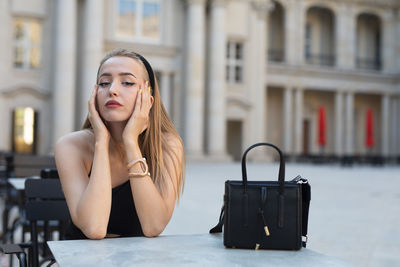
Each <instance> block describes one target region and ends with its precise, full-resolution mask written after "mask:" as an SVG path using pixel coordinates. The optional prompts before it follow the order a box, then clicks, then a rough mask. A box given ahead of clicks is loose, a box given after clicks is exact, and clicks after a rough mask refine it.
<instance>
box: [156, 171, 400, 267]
mask: <svg viewBox="0 0 400 267" xmlns="http://www.w3.org/2000/svg"><path fill="white" fill-rule="evenodd" d="M248 169H249V175H248V177H249V179H251V180H274V179H277V172H278V165H276V164H249V166H248ZM298 174H300V175H302V176H303V177H305V178H308V179H309V181H310V184H311V186H312V199H311V207H310V219H309V230H308V232H309V243H308V248H310V249H312V250H314V251H316V252H320V253H323V254H325V255H329V256H333V257H337V258H340V259H342V260H344V261H346V262H349V263H352V264H354V265H356V266H380V267H381V266H400V253H399V252H400V166H398V165H397V166H385V167H368V166H354V167H349V168H342V167H339V166H337V165H306V164H287V167H286V179H292V178H294V177H295V176H297V175H298ZM227 179H231V180H236V179H241V169H240V165H239V164H234V163H231V164H208V163H207V164H206V163H204V164H203V163H201V164H200V163H198V164H188V165H187V170H186V186H185V192H184V194H183V197H182V199H181V201H180V204H179V205H178V206H177V207H176V209H175V212H174V216H173V218H172V220H171V222H170V224H169V225H168V226H167V228H166V230H165V231H164V233H163V234H194V233H207V232H208V230H209V229H210V228H211V227H213V226H214V225H215V224H216V223H217V220H218V216H219V212H220V208H221V205H222V196H223V193H224V192H223V191H224V181H225V180H227Z"/></svg>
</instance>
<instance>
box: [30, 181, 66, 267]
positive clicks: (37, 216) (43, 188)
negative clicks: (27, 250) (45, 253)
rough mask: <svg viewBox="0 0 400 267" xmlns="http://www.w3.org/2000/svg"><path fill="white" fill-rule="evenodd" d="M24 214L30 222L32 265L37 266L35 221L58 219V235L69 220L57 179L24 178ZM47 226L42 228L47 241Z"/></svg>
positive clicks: (37, 249) (46, 221)
mask: <svg viewBox="0 0 400 267" xmlns="http://www.w3.org/2000/svg"><path fill="white" fill-rule="evenodd" d="M25 196H26V199H27V200H26V204H25V215H26V219H27V220H28V221H29V222H30V228H31V231H30V232H31V242H32V250H31V251H32V254H30V262H31V266H32V267H37V266H39V248H38V247H39V242H38V227H37V221H44V223H45V225H48V224H47V223H48V221H58V222H59V228H58V231H59V232H60V236H61V237H62V236H63V235H64V233H63V232H64V230H65V227H64V226H65V223H66V222H67V221H69V220H70V215H69V211H68V206H67V203H66V200H65V197H64V193H63V191H62V187H61V183H60V180H59V179H32V178H30V179H26V180H25ZM46 228H47V226H45V229H44V230H43V231H44V233H45V241H47V240H48V239H47V237H46V236H47V230H46Z"/></svg>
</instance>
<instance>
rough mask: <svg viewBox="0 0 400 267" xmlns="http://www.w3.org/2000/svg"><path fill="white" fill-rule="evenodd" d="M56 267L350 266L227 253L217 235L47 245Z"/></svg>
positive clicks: (296, 254)
mask: <svg viewBox="0 0 400 267" xmlns="http://www.w3.org/2000/svg"><path fill="white" fill-rule="evenodd" d="M47 243H48V245H49V247H50V250H51V252H52V253H53V255H54V257H55V259H56V261H57V263H58V264H59V266H60V267H72V266H79V267H81V266H96V267H102V266H160V265H162V266H307V267H309V266H318V267H320V266H324V267H329V266H335V267H337V266H352V265H350V264H348V263H345V262H343V261H341V260H339V259H336V258H333V257H329V256H326V255H323V254H320V253H317V252H315V251H312V250H310V249H302V250H300V251H283V250H245V249H227V248H225V247H224V245H223V244H222V235H221V234H201V235H175V236H159V237H156V238H146V237H126V238H107V239H103V240H64V241H49V242H47Z"/></svg>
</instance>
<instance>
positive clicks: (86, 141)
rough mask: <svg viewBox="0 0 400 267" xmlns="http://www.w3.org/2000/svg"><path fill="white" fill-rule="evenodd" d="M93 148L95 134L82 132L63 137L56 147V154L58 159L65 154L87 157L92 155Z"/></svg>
mask: <svg viewBox="0 0 400 267" xmlns="http://www.w3.org/2000/svg"><path fill="white" fill-rule="evenodd" d="M93 146H94V135H93V133H92V132H91V131H89V130H80V131H76V132H72V133H69V134H67V135H64V136H63V137H61V138H60V139H59V140H58V141H57V143H56V145H55V148H54V153H55V156H56V157H57V156H61V155H62V154H65V153H67V154H71V153H73V154H75V155H76V156H79V155H81V156H83V157H87V156H88V155H90V154H92V152H93ZM64 152H65V153H64Z"/></svg>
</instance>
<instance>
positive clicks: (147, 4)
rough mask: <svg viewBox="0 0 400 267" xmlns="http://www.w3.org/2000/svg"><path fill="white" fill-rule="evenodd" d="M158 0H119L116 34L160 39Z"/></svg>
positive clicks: (159, 7) (124, 36) (127, 36)
mask: <svg viewBox="0 0 400 267" xmlns="http://www.w3.org/2000/svg"><path fill="white" fill-rule="evenodd" d="M160 17H161V4H160V0H119V1H118V23H117V25H118V26H117V36H118V37H123V38H132V37H133V38H136V39H145V40H146V39H147V40H158V39H160Z"/></svg>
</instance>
